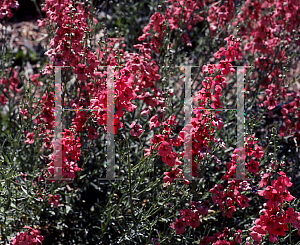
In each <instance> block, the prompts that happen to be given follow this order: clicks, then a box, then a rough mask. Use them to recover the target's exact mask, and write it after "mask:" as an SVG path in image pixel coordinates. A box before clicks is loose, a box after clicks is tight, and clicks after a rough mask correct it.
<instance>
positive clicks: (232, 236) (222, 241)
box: [199, 227, 242, 245]
mask: <svg viewBox="0 0 300 245" xmlns="http://www.w3.org/2000/svg"><path fill="white" fill-rule="evenodd" d="M228 240H229V241H228ZM241 243H242V231H241V230H237V231H234V230H229V229H228V227H226V228H225V229H224V230H223V232H222V233H221V232H217V233H214V234H213V236H204V237H203V238H202V239H201V240H200V243H199V245H206V244H212V245H236V244H241Z"/></svg>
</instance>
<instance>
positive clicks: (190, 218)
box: [171, 201, 210, 235]
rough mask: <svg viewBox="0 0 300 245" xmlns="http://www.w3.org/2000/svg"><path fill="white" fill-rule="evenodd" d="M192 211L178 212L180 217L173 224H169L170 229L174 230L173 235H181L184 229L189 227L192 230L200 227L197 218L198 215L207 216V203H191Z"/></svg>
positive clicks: (208, 207) (208, 206)
mask: <svg viewBox="0 0 300 245" xmlns="http://www.w3.org/2000/svg"><path fill="white" fill-rule="evenodd" d="M191 205H192V209H184V210H180V211H179V213H180V215H181V217H180V218H179V219H175V222H174V223H172V224H171V228H172V229H175V234H176V235H178V234H183V233H184V232H185V227H187V226H191V227H192V228H193V229H195V228H197V227H198V226H199V225H200V221H199V217H200V215H202V216H205V215H207V214H208V210H209V209H210V205H209V202H208V201H205V202H203V203H201V204H199V202H197V203H195V202H194V201H192V202H191Z"/></svg>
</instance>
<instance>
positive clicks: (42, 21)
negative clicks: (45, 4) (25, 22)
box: [37, 20, 45, 27]
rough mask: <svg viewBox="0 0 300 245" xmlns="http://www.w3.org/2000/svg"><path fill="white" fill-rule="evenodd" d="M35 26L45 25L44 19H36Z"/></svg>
mask: <svg viewBox="0 0 300 245" xmlns="http://www.w3.org/2000/svg"><path fill="white" fill-rule="evenodd" d="M37 26H38V27H43V26H45V21H44V20H37Z"/></svg>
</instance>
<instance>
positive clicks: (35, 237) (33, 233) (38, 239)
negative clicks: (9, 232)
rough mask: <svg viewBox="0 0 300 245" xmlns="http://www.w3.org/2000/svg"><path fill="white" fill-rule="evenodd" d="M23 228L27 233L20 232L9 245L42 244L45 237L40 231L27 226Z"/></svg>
mask: <svg viewBox="0 0 300 245" xmlns="http://www.w3.org/2000/svg"><path fill="white" fill-rule="evenodd" d="M23 228H26V229H27V232H18V233H17V235H16V236H14V237H12V238H11V242H10V243H9V244H10V245H18V244H24V245H25V244H31V245H38V244H42V242H43V240H44V237H43V236H42V235H40V234H41V232H40V231H39V230H35V229H33V228H31V227H29V226H27V225H25V226H24V227H23ZM28 233H29V234H28Z"/></svg>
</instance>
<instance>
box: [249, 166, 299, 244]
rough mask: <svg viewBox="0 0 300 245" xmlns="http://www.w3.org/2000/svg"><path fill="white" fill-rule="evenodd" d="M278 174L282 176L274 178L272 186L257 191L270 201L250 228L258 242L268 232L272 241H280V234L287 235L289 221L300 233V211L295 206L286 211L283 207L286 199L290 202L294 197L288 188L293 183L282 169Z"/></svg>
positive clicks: (266, 177) (262, 184)
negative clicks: (295, 209) (296, 210)
mask: <svg viewBox="0 0 300 245" xmlns="http://www.w3.org/2000/svg"><path fill="white" fill-rule="evenodd" d="M278 174H279V175H280V176H279V177H278V178H277V180H272V181H271V185H270V186H267V187H266V188H265V189H264V190H258V191H257V193H258V195H260V196H264V197H265V198H266V199H267V200H268V201H267V203H265V204H264V207H265V209H263V210H262V212H263V215H261V216H260V218H259V219H257V220H256V221H255V226H254V227H252V228H251V229H250V230H251V233H250V235H251V237H252V239H253V240H254V241H256V242H260V241H261V237H262V236H265V235H266V234H267V232H268V234H269V240H270V242H276V243H278V241H277V238H278V236H286V233H285V231H287V230H288V225H287V223H292V225H293V226H294V228H297V229H298V234H299V235H300V213H299V212H294V209H293V208H289V209H287V210H286V211H284V209H283V208H282V204H283V203H284V200H285V201H287V202H290V201H292V200H293V199H294V197H293V196H292V195H291V194H290V192H289V191H288V190H287V187H290V186H292V183H291V182H290V181H289V179H288V178H287V177H286V175H285V173H284V172H282V171H281V172H278ZM269 176H270V174H265V175H264V176H263V178H262V180H261V182H260V184H259V187H260V188H261V187H263V186H265V185H266V184H267V183H268V181H269V179H268V177H269ZM248 244H249V243H248Z"/></svg>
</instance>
